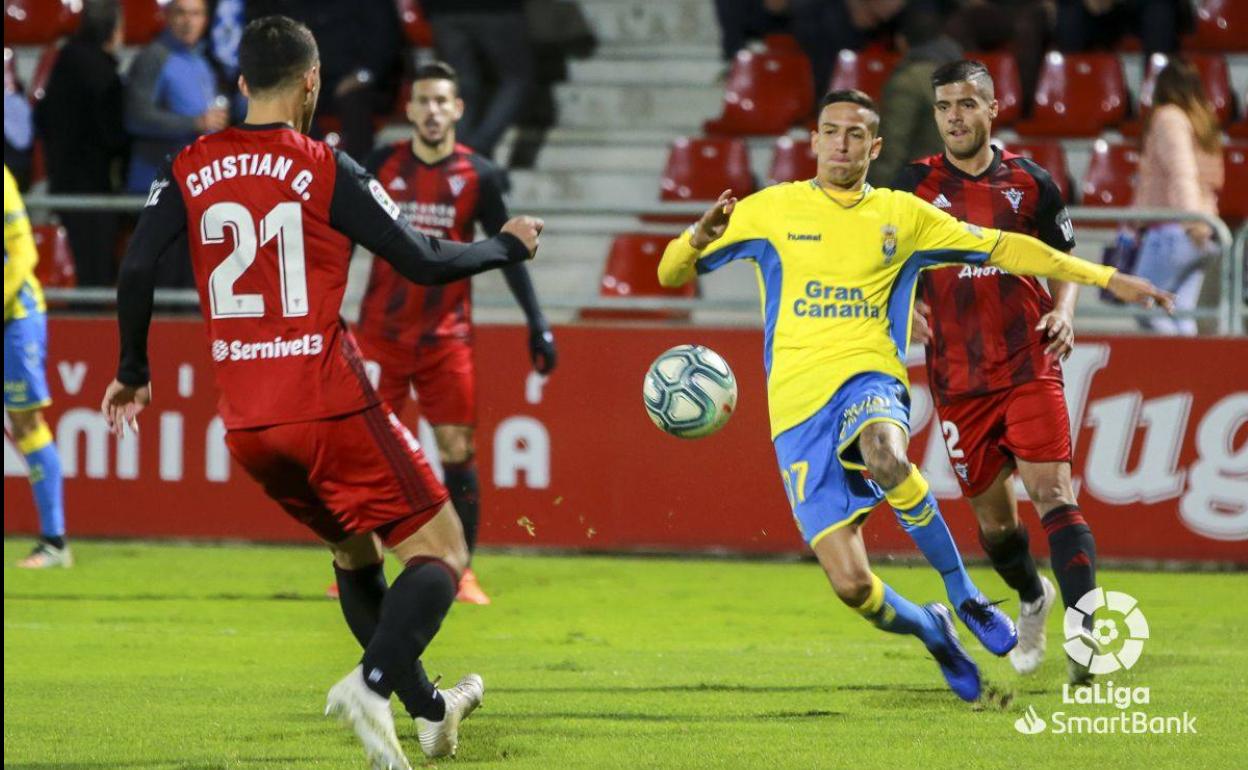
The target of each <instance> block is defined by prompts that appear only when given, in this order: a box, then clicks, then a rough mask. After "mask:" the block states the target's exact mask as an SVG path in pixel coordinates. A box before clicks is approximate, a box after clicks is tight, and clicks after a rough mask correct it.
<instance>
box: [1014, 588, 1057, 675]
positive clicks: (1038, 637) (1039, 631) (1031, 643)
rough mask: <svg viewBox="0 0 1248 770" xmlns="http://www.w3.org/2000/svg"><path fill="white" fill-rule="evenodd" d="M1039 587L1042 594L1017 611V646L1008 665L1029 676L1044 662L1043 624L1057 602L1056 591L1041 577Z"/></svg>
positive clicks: (1021, 604)
mask: <svg viewBox="0 0 1248 770" xmlns="http://www.w3.org/2000/svg"><path fill="white" fill-rule="evenodd" d="M1040 586H1041V587H1042V588H1043V589H1044V592H1043V593H1042V594H1041V595H1040V598H1039V599H1036V600H1035V601H1034V602H1022V603H1020V605H1019V609H1018V622H1017V623H1016V624H1015V625H1016V626H1018V645H1017V646H1016V647H1015V648H1014V649H1012V650H1010V665H1012V666H1014V670H1015V671H1017V672H1018V673H1020V674H1030V673H1033V672H1034V671H1035V670H1036V669H1038V668H1040V664H1041V663H1042V662H1044V648H1045V643H1046V635H1045V633H1044V626H1045V623H1046V622H1047V621H1048V619H1049V612H1050V611H1052V609H1053V605H1054V604H1055V603H1056V601H1057V590H1056V589H1054V588H1053V584H1052V583H1050V582H1049V579H1048V578H1046V577H1044V576H1043V575H1042V576H1041V577H1040Z"/></svg>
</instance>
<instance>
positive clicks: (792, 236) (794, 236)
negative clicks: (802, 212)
mask: <svg viewBox="0 0 1248 770" xmlns="http://www.w3.org/2000/svg"><path fill="white" fill-rule="evenodd" d="M789 240H790V241H822V240H823V233H789Z"/></svg>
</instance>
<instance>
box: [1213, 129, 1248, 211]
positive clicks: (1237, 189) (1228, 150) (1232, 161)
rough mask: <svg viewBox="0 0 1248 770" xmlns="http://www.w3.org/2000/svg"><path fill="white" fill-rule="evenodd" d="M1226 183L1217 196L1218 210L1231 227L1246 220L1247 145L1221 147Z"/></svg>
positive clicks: (1247, 202)
mask: <svg viewBox="0 0 1248 770" xmlns="http://www.w3.org/2000/svg"><path fill="white" fill-rule="evenodd" d="M1222 159H1223V165H1224V167H1225V169H1226V184H1224V185H1223V187H1222V193H1221V195H1219V196H1218V211H1219V213H1221V215H1222V218H1223V219H1225V220H1226V222H1227V224H1228V225H1230V226H1231V228H1232V229H1234V228H1235V227H1238V226H1239V225H1240V224H1242V223H1243V222H1245V221H1248V145H1245V144H1230V145H1227V146H1226V147H1223V148H1222Z"/></svg>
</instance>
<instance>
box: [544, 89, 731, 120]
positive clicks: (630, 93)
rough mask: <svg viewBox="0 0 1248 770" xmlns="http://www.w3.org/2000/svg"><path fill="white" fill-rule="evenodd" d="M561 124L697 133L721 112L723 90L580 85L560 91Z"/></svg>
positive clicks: (557, 97) (557, 95)
mask: <svg viewBox="0 0 1248 770" xmlns="http://www.w3.org/2000/svg"><path fill="white" fill-rule="evenodd" d="M556 99H557V102H558V105H559V124H560V125H561V126H568V127H574V128H615V129H631V128H668V129H674V130H677V131H687V132H697V131H700V130H701V128H702V123H703V121H705V120H706V119H708V118H711V117H714V116H716V115H718V114H719V112H720V105H721V104H722V102H723V90H722V89H721V88H718V87H715V86H710V85H707V86H701V87H695V86H638V85H636V84H629V83H610V84H609V83H602V84H594V85H579V84H576V83H567V84H564V85H561V86H559V87H558V88H557V90H556Z"/></svg>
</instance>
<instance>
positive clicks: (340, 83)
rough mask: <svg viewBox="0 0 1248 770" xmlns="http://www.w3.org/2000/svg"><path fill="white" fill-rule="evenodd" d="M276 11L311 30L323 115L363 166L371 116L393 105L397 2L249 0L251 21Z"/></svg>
mask: <svg viewBox="0 0 1248 770" xmlns="http://www.w3.org/2000/svg"><path fill="white" fill-rule="evenodd" d="M465 4H467V0H465ZM423 6H424V3H422V7H423ZM274 13H280V14H283V15H285V16H289V17H291V18H292V19H295V20H296V21H301V22H303V23H304V24H305V25H307V27H308V29H310V30H312V35H313V36H314V37H315V38H316V44H317V46H318V48H319V49H320V53H321V99H320V112H321V113H322V114H326V115H333V116H334V117H336V118H338V121H339V123H340V130H339V135H340V144H339V148H340V149H341V150H342V151H343V152H345V153H347V154H348V155H350V156H351V157H353V158H355V159H356V160H357V161H360V162H363V161H364V159H365V158H366V157H367V156H368V154H369V153H371V152H372V151H373V115H374V114H375V113H379V112H388V111H389V110H390V109H391V108H392V107H393V106H394V94H395V86H396V85H397V80H398V72H399V64H400V59H399V53H400V51H401V50H402V43H403V38H402V30H401V29H400V26H399V12H398V8H397V6H396V5H395V2H394V0H247V4H246V18H247V20H248V21H251V20H253V19H258V18H260V17H262V16H268V15H270V14H274Z"/></svg>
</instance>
